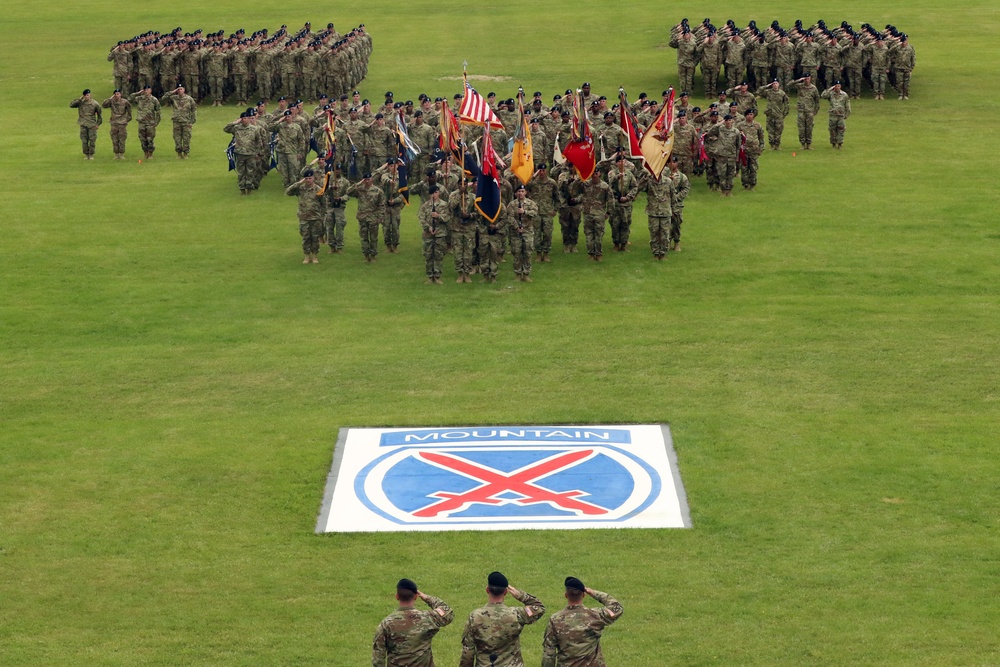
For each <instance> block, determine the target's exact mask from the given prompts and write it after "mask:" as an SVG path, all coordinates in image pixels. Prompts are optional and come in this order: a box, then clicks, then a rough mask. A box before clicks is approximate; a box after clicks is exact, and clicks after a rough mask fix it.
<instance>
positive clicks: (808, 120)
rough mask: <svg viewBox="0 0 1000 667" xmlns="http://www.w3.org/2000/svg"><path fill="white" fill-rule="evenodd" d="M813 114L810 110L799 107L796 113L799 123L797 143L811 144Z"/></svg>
mask: <svg viewBox="0 0 1000 667" xmlns="http://www.w3.org/2000/svg"><path fill="white" fill-rule="evenodd" d="M814 118H815V114H813V113H812V112H811V111H806V110H804V109H799V113H798V124H799V143H800V144H811V143H812V142H813V121H814Z"/></svg>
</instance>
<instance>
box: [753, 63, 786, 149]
mask: <svg viewBox="0 0 1000 667" xmlns="http://www.w3.org/2000/svg"><path fill="white" fill-rule="evenodd" d="M757 95H758V96H759V97H762V98H764V99H766V100H767V109H765V110H764V116H766V118H767V121H766V122H767V141H768V143H769V144H770V145H771V149H772V150H776V151H777V150H781V133H782V132H784V131H785V116H787V115H788V111H789V106H790V101H789V99H788V93H786V92H785V91H783V90H782V89H781V83H780V82H779V81H778V80H777V79H775V80H774V81H772V82H771V83H770V84H769V85H767V86H764V87H762V88H760V89H758V90H757Z"/></svg>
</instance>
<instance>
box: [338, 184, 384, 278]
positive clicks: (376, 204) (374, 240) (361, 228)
mask: <svg viewBox="0 0 1000 667" xmlns="http://www.w3.org/2000/svg"><path fill="white" fill-rule="evenodd" d="M347 192H348V194H350V195H353V196H354V197H356V198H357V200H358V213H357V216H358V234H359V235H360V237H361V253H362V254H363V255H364V257H365V261H366V262H374V261H375V256H376V255H378V228H379V225H380V224H382V219H383V218H384V217H385V192H384V191H383V190H382V188H380V187H379V186H377V185H375V184H374V183H373V182H372V175H371V172H367V171H366V172H365V173H364V175H363V176H362V178H361V180H360V181H358V182H357V183H355V184H354V185H352V186H351V187H350V188H349V189H348V190H347Z"/></svg>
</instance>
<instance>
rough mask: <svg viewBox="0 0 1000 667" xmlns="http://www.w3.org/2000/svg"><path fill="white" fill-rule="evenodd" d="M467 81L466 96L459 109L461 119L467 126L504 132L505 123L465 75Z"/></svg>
mask: <svg viewBox="0 0 1000 667" xmlns="http://www.w3.org/2000/svg"><path fill="white" fill-rule="evenodd" d="M463 76H464V81H465V96H464V97H462V104H461V105H459V107H458V117H459V119H460V120H461V121H462V122H463V123H465V124H467V125H482V126H484V127H489V128H491V129H496V130H502V129H504V128H503V123H501V122H500V119H499V118H497V115H496V114H495V113H493V109H491V108H490V105H489V104H487V103H486V98H484V97H483V96H482V95H480V94H479V93H477V92H476V89H475V88H473V87H472V86H470V85H469V77H468V74H465V75H463Z"/></svg>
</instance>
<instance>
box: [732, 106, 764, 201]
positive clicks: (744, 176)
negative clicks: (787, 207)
mask: <svg viewBox="0 0 1000 667" xmlns="http://www.w3.org/2000/svg"><path fill="white" fill-rule="evenodd" d="M756 118H757V114H756V113H754V110H753V109H748V110H747V112H746V115H745V117H744V118H743V119H738V120H737V123H736V127H737V128H739V130H740V132H742V133H743V136H744V142H743V155H744V156H745V158H746V164H744V165H743V166H742V168H741V169H740V183H741V184H742V185H743V189H744V190H753V189H754V188H756V187H757V168H758V158H760V154H761V153H762V152H763V151H764V128H762V127H761V126H760V123H758V122H757V120H756Z"/></svg>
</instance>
